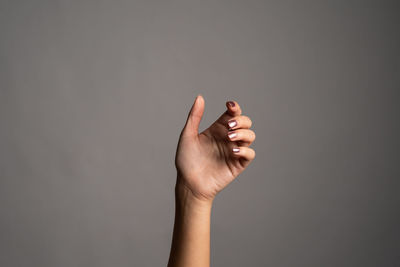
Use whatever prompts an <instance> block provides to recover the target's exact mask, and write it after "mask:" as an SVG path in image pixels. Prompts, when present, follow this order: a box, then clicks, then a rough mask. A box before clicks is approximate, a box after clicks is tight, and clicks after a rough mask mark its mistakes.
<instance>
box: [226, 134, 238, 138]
mask: <svg viewBox="0 0 400 267" xmlns="http://www.w3.org/2000/svg"><path fill="white" fill-rule="evenodd" d="M236 135H237V133H230V134H228V136H229V138H230V139H232V138H234V137H236Z"/></svg>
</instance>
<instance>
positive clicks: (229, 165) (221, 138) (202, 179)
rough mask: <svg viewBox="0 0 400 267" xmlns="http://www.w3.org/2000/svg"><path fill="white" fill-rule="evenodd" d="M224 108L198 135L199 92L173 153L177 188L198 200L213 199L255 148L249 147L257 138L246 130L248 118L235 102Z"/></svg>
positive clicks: (200, 111)
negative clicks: (174, 153)
mask: <svg viewBox="0 0 400 267" xmlns="http://www.w3.org/2000/svg"><path fill="white" fill-rule="evenodd" d="M226 107H227V110H226V111H225V112H224V113H223V114H222V115H221V116H220V117H219V118H218V119H217V120H216V121H215V122H214V123H213V124H212V125H211V126H210V127H208V128H207V129H206V130H204V131H203V132H202V133H200V134H199V133H198V129H199V124H200V121H201V118H202V116H203V113H204V98H203V97H202V96H201V95H198V96H197V98H196V100H195V102H194V103H193V106H192V108H191V110H190V112H189V115H188V117H187V121H186V124H185V126H184V128H183V130H182V132H181V135H180V138H179V143H178V147H177V151H176V156H175V166H176V169H177V172H178V179H177V187H179V188H184V189H185V190H186V191H188V192H190V193H191V194H192V195H193V196H194V197H196V198H198V199H201V200H211V201H212V200H213V199H214V197H215V195H216V194H217V193H218V192H220V191H221V190H222V189H223V188H225V187H226V186H227V185H228V184H229V183H230V182H232V181H233V179H235V178H236V177H237V176H238V175H239V174H240V173H241V172H242V171H243V170H244V169H245V168H246V167H247V166H248V165H249V164H250V162H251V161H252V160H253V159H254V157H255V151H254V150H253V149H252V148H250V147H249V146H250V145H251V143H252V142H253V141H254V140H255V138H256V135H255V133H254V131H252V130H250V129H249V128H250V127H251V124H252V122H251V120H250V118H249V117H247V116H244V115H241V114H242V111H241V108H240V106H239V104H238V103H237V102H234V101H228V102H227V103H226ZM234 122H236V125H235V124H234ZM230 126H231V127H230ZM228 134H229V136H230V135H231V134H232V135H233V137H232V138H230V137H229V136H228Z"/></svg>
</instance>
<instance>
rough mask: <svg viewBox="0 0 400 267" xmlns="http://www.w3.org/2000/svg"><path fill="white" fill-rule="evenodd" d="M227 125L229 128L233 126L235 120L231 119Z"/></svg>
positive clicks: (235, 123)
mask: <svg viewBox="0 0 400 267" xmlns="http://www.w3.org/2000/svg"><path fill="white" fill-rule="evenodd" d="M228 125H229V127H230V128H233V127H235V126H236V125H237V122H236V120H231V121H228Z"/></svg>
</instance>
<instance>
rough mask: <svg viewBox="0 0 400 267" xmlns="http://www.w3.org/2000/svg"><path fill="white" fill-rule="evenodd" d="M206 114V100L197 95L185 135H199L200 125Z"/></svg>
mask: <svg viewBox="0 0 400 267" xmlns="http://www.w3.org/2000/svg"><path fill="white" fill-rule="evenodd" d="M203 113H204V98H203V96H202V95H197V97H196V99H195V100H194V103H193V105H192V108H191V109H190V112H189V115H188V117H187V120H186V124H185V127H184V128H183V134H184V135H192V136H194V135H197V134H198V133H199V125H200V121H201V118H202V117H203Z"/></svg>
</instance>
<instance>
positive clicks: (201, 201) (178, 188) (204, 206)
mask: <svg viewBox="0 0 400 267" xmlns="http://www.w3.org/2000/svg"><path fill="white" fill-rule="evenodd" d="M175 199H176V202H177V204H179V205H180V206H185V207H189V208H191V209H196V210H200V211H201V210H204V211H207V210H210V209H211V207H212V204H213V199H210V198H205V197H202V196H198V195H197V194H195V193H194V192H193V191H192V190H191V189H190V188H189V186H188V185H187V184H185V182H184V181H183V180H182V179H180V178H179V177H178V179H177V182H176V185H175Z"/></svg>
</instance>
